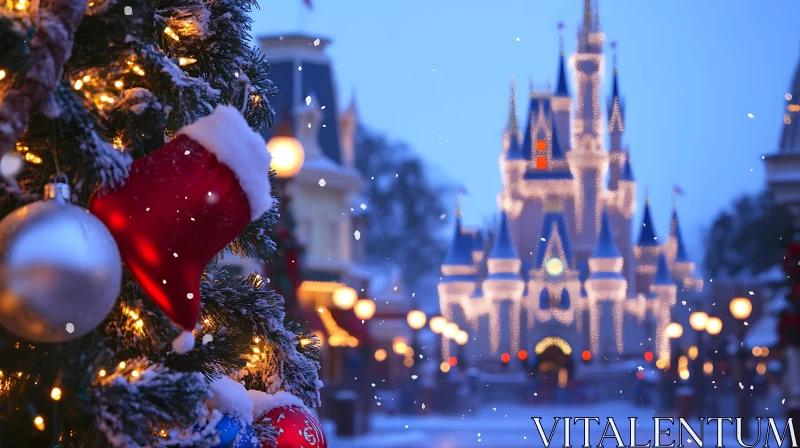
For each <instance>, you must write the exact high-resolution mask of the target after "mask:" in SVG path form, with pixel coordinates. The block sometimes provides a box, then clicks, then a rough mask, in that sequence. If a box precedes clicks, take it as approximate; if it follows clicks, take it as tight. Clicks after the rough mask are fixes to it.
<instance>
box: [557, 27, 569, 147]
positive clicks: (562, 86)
mask: <svg viewBox="0 0 800 448" xmlns="http://www.w3.org/2000/svg"><path fill="white" fill-rule="evenodd" d="M558 26H559V29H561V27H562V26H563V25H562V24H559V25H558ZM556 79H557V81H556V90H555V91H554V92H553V115H554V121H555V127H556V130H557V132H558V134H559V135H561V136H562V137H563V141H562V142H561V149H562V150H563V151H564V152H565V153H567V152H569V151H570V150H572V140H571V126H572V123H571V121H570V115H571V113H572V97H571V96H570V95H569V87H568V86H567V68H566V62H565V61H564V40H563V39H561V41H560V44H559V51H558V76H557V77H556Z"/></svg>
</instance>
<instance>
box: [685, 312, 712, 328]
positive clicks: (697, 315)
mask: <svg viewBox="0 0 800 448" xmlns="http://www.w3.org/2000/svg"><path fill="white" fill-rule="evenodd" d="M706 324H708V314H707V313H706V312H705V311H695V312H694V313H692V314H691V315H689V325H690V326H691V327H692V329H693V330H694V331H703V330H705V329H706Z"/></svg>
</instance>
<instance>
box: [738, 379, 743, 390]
mask: <svg viewBox="0 0 800 448" xmlns="http://www.w3.org/2000/svg"><path fill="white" fill-rule="evenodd" d="M739 389H741V390H744V384H742V383H741V381H740V382H739Z"/></svg>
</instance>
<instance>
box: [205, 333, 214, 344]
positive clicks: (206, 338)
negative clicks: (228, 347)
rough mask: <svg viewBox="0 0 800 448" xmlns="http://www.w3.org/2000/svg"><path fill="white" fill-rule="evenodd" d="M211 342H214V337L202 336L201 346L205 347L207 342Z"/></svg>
mask: <svg viewBox="0 0 800 448" xmlns="http://www.w3.org/2000/svg"><path fill="white" fill-rule="evenodd" d="M213 340H214V336H211V334H209V333H206V334H204V335H203V345H206V344H208V343H209V342H211V341H213Z"/></svg>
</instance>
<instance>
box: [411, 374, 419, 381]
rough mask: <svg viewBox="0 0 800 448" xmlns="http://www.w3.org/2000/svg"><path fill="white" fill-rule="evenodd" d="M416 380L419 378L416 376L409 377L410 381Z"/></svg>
mask: <svg viewBox="0 0 800 448" xmlns="http://www.w3.org/2000/svg"><path fill="white" fill-rule="evenodd" d="M417 378H419V377H418V376H417V375H411V379H412V380H415V379H417Z"/></svg>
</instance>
